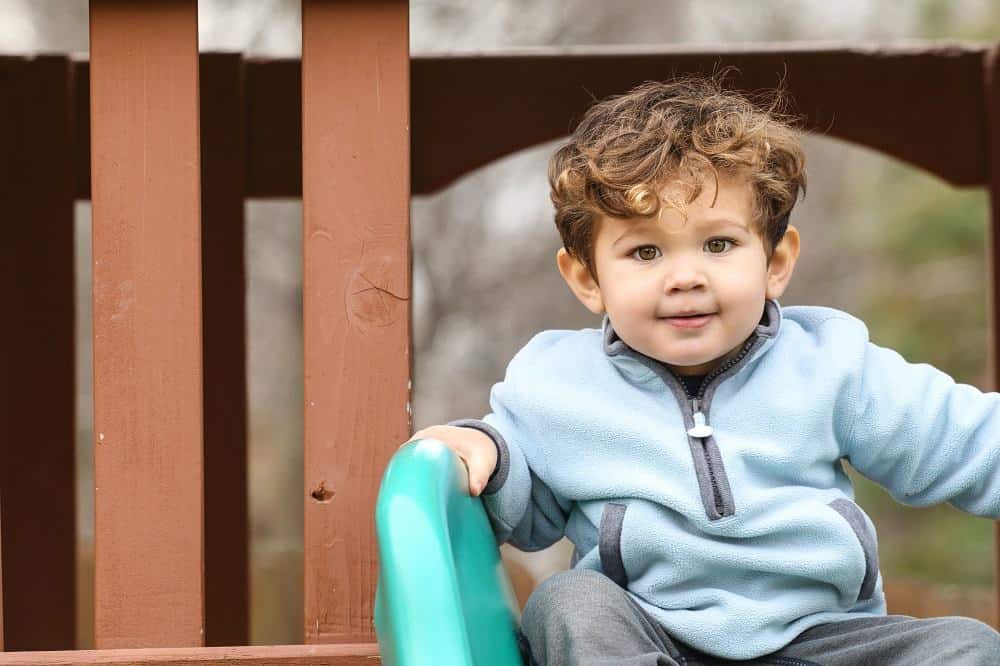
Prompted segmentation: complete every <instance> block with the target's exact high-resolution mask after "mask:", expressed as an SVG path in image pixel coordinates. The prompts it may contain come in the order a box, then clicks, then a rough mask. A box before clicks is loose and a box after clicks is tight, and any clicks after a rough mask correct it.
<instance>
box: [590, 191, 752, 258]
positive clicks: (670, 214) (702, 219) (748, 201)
mask: <svg viewBox="0 0 1000 666" xmlns="http://www.w3.org/2000/svg"><path fill="white" fill-rule="evenodd" d="M689 192H690V189H688V188H687V187H686V186H685V185H684V184H682V183H678V182H677V181H672V182H668V183H667V184H666V185H664V186H662V187H661V188H660V189H659V190H658V192H657V194H658V196H659V197H660V213H659V215H657V216H653V217H635V218H617V217H610V216H606V215H605V216H602V217H601V219H600V222H599V227H598V230H597V233H598V237H599V238H601V237H603V240H605V242H609V241H610V242H615V241H616V240H618V239H619V238H622V237H623V236H630V235H633V234H636V233H641V232H645V231H656V230H658V229H662V230H664V231H671V232H674V231H678V232H679V231H683V230H687V231H689V232H693V233H707V232H713V231H722V230H725V229H728V230H730V231H740V230H742V231H744V232H747V233H749V232H751V231H752V230H753V227H752V225H751V222H752V220H753V215H754V212H753V192H752V188H751V186H750V183H749V181H748V180H747V179H746V178H744V177H740V176H734V175H728V174H719V179H718V187H716V180H715V178H714V176H711V175H710V176H709V177H708V178H706V179H705V181H704V183H703V184H702V189H701V192H700V193H699V194H698V196H697V197H696V198H695V199H694V200H693V201H691V202H687V199H688V197H689Z"/></svg>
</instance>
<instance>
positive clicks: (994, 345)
mask: <svg viewBox="0 0 1000 666" xmlns="http://www.w3.org/2000/svg"><path fill="white" fill-rule="evenodd" d="M983 63H984V66H983V72H984V77H983V84H984V85H983V88H984V90H985V101H986V104H985V108H984V115H985V119H984V120H985V122H984V123H983V125H984V126H985V127H986V132H987V138H988V143H987V144H986V150H987V154H988V157H989V159H988V164H989V171H990V174H989V193H990V224H989V243H988V245H987V251H988V253H989V256H988V261H987V266H988V275H989V278H988V280H987V285H986V292H987V295H988V296H987V304H986V311H987V317H988V321H989V340H987V362H988V364H989V368H990V377H991V378H992V380H993V386H991V387H990V389H991V390H997V387H1000V363H998V358H1000V357H998V354H1000V328H998V324H1000V318H998V315H1000V265H998V263H997V262H998V260H1000V47H993V48H992V49H990V50H989V51H987V52H986V53H985V54H984V56H983ZM994 533H995V545H994V548H993V584H994V588H995V590H996V602H995V604H996V605H995V607H994V611H995V615H994V617H996V618H997V626H998V627H1000V524H997V526H996V527H995V528H994Z"/></svg>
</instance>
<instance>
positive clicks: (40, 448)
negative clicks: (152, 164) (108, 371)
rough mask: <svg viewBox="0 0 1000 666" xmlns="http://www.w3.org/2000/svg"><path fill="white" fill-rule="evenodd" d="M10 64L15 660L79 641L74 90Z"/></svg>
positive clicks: (35, 69)
mask: <svg viewBox="0 0 1000 666" xmlns="http://www.w3.org/2000/svg"><path fill="white" fill-rule="evenodd" d="M72 75H73V72H72V65H71V63H70V61H69V59H68V58H66V57H65V56H44V57H39V58H33V59H22V58H2V59H0V100H2V102H0V202H2V203H0V206H2V213H0V322H2V324H0V359H2V360H0V422H2V423H3V431H4V434H3V444H0V489H2V493H3V505H2V512H3V516H2V522H3V526H4V530H3V534H2V538H0V540H2V545H0V548H2V550H3V556H4V557H3V566H2V570H3V575H2V576H0V578H3V597H2V605H3V606H4V607H5V609H6V614H5V621H6V627H5V632H4V638H5V641H6V646H7V649H9V650H45V649H49V650H51V649H68V648H72V647H74V644H75V639H76V627H75V616H76V567H75V537H76V482H75V467H76V457H75V447H74V438H75V436H76V386H75V380H76V372H75V370H76V349H75V347H76V335H75V308H74V298H75V292H74V271H73V267H74V250H73V245H74V235H73V195H74V167H73V165H74V156H73V124H74V123H73V115H72V109H73V90H72V87H73V81H72Z"/></svg>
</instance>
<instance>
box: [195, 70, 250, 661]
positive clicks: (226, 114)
mask: <svg viewBox="0 0 1000 666" xmlns="http://www.w3.org/2000/svg"><path fill="white" fill-rule="evenodd" d="M243 72H244V69H243V58H242V56H241V55H240V54H220V53H211V54H203V55H202V56H201V164H202V172H201V202H202V225H201V228H202V304H203V307H202V312H203V317H204V333H203V338H204V359H205V361H204V362H205V379H204V382H203V386H204V400H205V403H204V404H205V644H206V645H246V644H247V643H249V642H250V638H249V627H250V617H249V596H250V590H249V558H248V537H249V534H248V522H247V503H248V499H247V369H246V296H245V294H246V271H245V267H244V260H243V238H244V226H243V205H244V198H245V191H246V187H245V172H246V164H245V161H244V154H245V153H244V150H245V146H246V135H245V132H244V93H243V87H244V78H243Z"/></svg>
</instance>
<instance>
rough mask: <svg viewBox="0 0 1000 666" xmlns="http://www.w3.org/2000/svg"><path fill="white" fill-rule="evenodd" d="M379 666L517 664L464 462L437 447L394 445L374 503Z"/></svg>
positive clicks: (499, 577)
mask: <svg viewBox="0 0 1000 666" xmlns="http://www.w3.org/2000/svg"><path fill="white" fill-rule="evenodd" d="M375 531H376V535H377V538H378V551H379V579H378V586H377V588H376V593H375V632H376V635H377V636H378V642H379V648H380V652H381V655H382V663H384V664H395V665H398V666H417V665H420V666H424V665H425V664H435V665H436V666H452V665H454V666H472V665H477V666H483V665H486V664H490V665H491V666H521V664H522V663H523V662H522V660H521V655H520V652H519V651H518V647H517V636H516V633H515V632H516V626H517V622H518V618H517V615H518V611H517V602H516V599H515V597H514V593H513V588H512V587H511V584H510V579H509V578H508V577H507V573H506V572H505V571H504V568H503V565H502V563H501V562H500V551H499V549H498V548H497V544H496V538H495V537H494V536H493V531H492V529H491V528H490V523H489V518H487V516H486V510H485V509H484V508H483V503H482V500H480V499H479V498H478V497H472V496H471V495H469V476H468V472H467V470H466V468H465V465H464V464H463V463H462V461H461V460H460V459H459V458H458V456H457V455H455V453H454V452H453V451H451V449H449V448H448V447H446V446H445V445H444V444H442V443H441V442H439V441H437V440H432V439H423V440H417V441H414V442H410V443H408V444H407V445H406V446H404V447H402V448H400V449H399V450H398V451H397V452H396V454H395V455H394V456H393V458H392V460H390V461H389V465H388V467H386V470H385V475H384V476H383V477H382V485H381V487H380V488H379V494H378V502H377V503H376V506H375Z"/></svg>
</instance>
